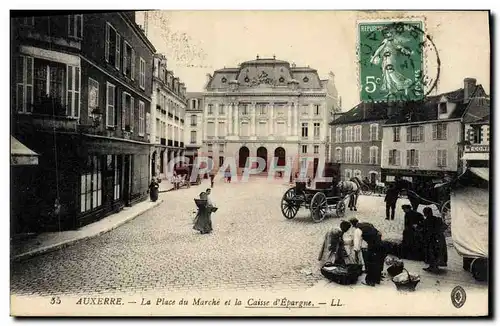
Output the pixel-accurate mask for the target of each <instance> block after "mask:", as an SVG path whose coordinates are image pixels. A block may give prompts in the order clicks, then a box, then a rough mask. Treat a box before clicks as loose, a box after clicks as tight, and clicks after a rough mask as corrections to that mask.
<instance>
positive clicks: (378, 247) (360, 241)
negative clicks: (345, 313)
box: [318, 218, 388, 286]
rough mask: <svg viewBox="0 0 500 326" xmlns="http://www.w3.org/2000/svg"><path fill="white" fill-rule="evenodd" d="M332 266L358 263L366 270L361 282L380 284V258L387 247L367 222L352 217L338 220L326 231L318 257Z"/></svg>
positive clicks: (385, 253) (384, 255) (383, 256)
mask: <svg viewBox="0 0 500 326" xmlns="http://www.w3.org/2000/svg"><path fill="white" fill-rule="evenodd" d="M325 251H327V252H328V257H327V258H326V262H330V263H333V264H335V265H352V264H356V265H361V266H363V268H362V269H364V272H365V273H366V277H365V280H364V281H363V282H362V283H363V284H365V285H368V286H375V284H380V281H381V279H382V270H383V268H384V260H385V257H386V256H387V253H388V250H387V248H386V245H385V243H384V242H383V241H382V234H381V233H380V232H379V231H378V230H377V229H376V228H375V227H374V226H373V225H372V224H370V223H360V222H359V221H358V220H357V219H356V218H353V219H350V220H349V221H342V222H341V223H340V226H339V227H338V228H335V229H333V230H332V231H330V232H328V233H327V234H326V236H325V239H324V241H323V246H322V249H321V252H320V255H319V257H318V259H319V260H323V257H324V253H325Z"/></svg>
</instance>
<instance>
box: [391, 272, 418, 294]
mask: <svg viewBox="0 0 500 326" xmlns="http://www.w3.org/2000/svg"><path fill="white" fill-rule="evenodd" d="M403 270H404V271H405V272H406V273H407V274H408V281H406V282H396V281H394V278H392V282H393V283H394V284H395V285H396V288H397V289H398V291H408V292H413V291H415V288H416V287H417V284H418V283H419V282H420V279H412V278H411V275H410V273H409V272H408V270H407V269H406V268H403Z"/></svg>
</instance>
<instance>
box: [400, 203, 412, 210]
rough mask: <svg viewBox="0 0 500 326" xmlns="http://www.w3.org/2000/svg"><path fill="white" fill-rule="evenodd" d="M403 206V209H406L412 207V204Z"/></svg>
mask: <svg viewBox="0 0 500 326" xmlns="http://www.w3.org/2000/svg"><path fill="white" fill-rule="evenodd" d="M401 208H402V209H405V208H408V209H412V207H411V205H408V204H405V205H403V206H401Z"/></svg>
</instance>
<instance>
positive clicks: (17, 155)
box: [10, 136, 40, 165]
mask: <svg viewBox="0 0 500 326" xmlns="http://www.w3.org/2000/svg"><path fill="white" fill-rule="evenodd" d="M38 156H40V155H39V154H37V153H35V152H34V151H32V150H31V149H29V148H28V147H26V145H24V144H23V143H21V142H20V141H19V140H17V139H16V138H14V137H12V136H10V164H11V165H38Z"/></svg>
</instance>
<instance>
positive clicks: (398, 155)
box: [395, 150, 401, 165]
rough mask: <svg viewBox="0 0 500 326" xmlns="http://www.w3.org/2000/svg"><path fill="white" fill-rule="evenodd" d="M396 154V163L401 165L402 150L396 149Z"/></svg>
mask: <svg viewBox="0 0 500 326" xmlns="http://www.w3.org/2000/svg"><path fill="white" fill-rule="evenodd" d="M395 156H396V165H400V164H401V152H400V151H398V150H396V153H395Z"/></svg>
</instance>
